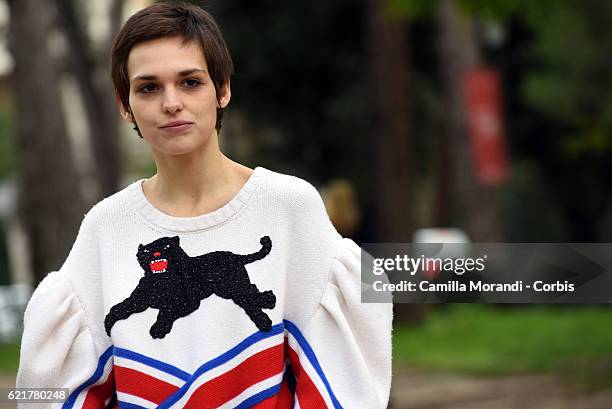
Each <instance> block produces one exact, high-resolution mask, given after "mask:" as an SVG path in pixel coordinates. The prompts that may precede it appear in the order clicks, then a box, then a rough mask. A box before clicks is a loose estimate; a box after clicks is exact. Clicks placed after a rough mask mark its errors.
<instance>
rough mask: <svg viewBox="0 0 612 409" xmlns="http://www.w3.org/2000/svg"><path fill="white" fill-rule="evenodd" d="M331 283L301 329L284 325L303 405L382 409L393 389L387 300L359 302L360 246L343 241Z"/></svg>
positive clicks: (390, 314)
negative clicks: (384, 301) (371, 302)
mask: <svg viewBox="0 0 612 409" xmlns="http://www.w3.org/2000/svg"><path fill="white" fill-rule="evenodd" d="M339 247H340V251H339V253H338V254H337V256H336V257H335V258H334V260H333V263H332V266H331V272H330V276H329V281H328V283H327V287H326V289H325V291H324V293H323V296H322V298H321V301H320V304H319V306H318V308H317V310H316V311H315V313H314V315H313V316H312V318H311V319H310V321H309V322H308V323H307V325H306V327H305V328H304V329H303V330H302V329H300V328H297V327H296V326H295V325H293V324H292V323H290V322H289V323H286V324H287V329H288V334H289V335H288V342H289V355H290V363H291V366H292V372H293V374H294V377H295V385H296V387H295V397H296V400H297V401H298V405H299V406H298V405H296V407H299V408H301V409H310V408H325V407H328V408H341V407H342V408H362V409H381V408H386V407H387V404H388V400H389V393H390V388H391V321H392V318H393V307H392V304H391V302H388V303H379V304H369V303H362V302H361V292H362V286H367V285H366V284H364V283H362V282H361V277H360V276H361V275H360V267H361V262H360V256H361V249H360V248H359V246H357V245H356V244H355V243H354V242H353V241H351V240H349V239H342V240H341V243H340V246H339Z"/></svg>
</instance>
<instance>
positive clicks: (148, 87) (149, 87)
mask: <svg viewBox="0 0 612 409" xmlns="http://www.w3.org/2000/svg"><path fill="white" fill-rule="evenodd" d="M155 91H157V85H155V84H144V85H142V86H140V87H138V89H137V90H136V92H141V93H143V94H150V93H152V92H155Z"/></svg>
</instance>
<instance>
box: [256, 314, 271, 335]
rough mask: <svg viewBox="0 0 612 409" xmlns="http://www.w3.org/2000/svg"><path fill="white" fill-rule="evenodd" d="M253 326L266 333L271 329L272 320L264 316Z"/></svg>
mask: <svg viewBox="0 0 612 409" xmlns="http://www.w3.org/2000/svg"><path fill="white" fill-rule="evenodd" d="M255 325H257V328H258V329H259V330H260V331H264V332H268V331H270V329H271V328H272V320H271V319H270V317H268V316H267V315H265V314H264V315H262V316H261V317H259V319H258V320H257V322H256V323H255Z"/></svg>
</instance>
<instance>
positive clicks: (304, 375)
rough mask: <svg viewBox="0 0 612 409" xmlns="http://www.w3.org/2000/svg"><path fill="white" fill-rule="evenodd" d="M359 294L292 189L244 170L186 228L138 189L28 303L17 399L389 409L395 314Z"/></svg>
mask: <svg viewBox="0 0 612 409" xmlns="http://www.w3.org/2000/svg"><path fill="white" fill-rule="evenodd" d="M266 237H267V238H266ZM215 252H216V253H215ZM241 255H244V256H241ZM198 256H202V257H198ZM362 286H365V284H362V283H361V280H360V249H359V247H358V246H357V245H356V244H355V243H354V242H352V241H350V240H348V239H342V238H341V237H340V236H339V234H338V233H337V232H336V231H335V229H334V228H333V227H332V224H331V223H330V220H329V218H328V216H327V214H326V212H325V208H324V206H323V203H322V201H321V198H320V196H319V194H318V192H317V191H316V189H315V188H314V187H313V186H311V185H310V184H308V183H307V182H305V181H303V180H301V179H298V178H295V177H291V176H286V175H281V174H279V173H275V172H272V171H270V170H267V169H264V168H256V169H255V171H254V172H253V175H252V176H251V177H250V179H249V180H248V181H247V183H246V184H245V185H244V187H243V188H242V189H241V190H240V192H239V193H238V194H237V195H236V196H235V197H234V198H233V199H232V200H231V201H230V202H229V203H227V204H226V205H225V206H223V207H222V208H220V209H218V210H216V211H214V212H212V213H209V214H206V215H202V216H198V217H191V218H179V217H172V216H169V215H166V214H164V213H162V212H160V211H159V210H157V209H156V208H155V207H153V206H152V205H151V204H150V203H149V202H148V200H147V199H146V197H145V196H144V194H143V191H142V180H139V181H137V182H134V183H132V184H131V185H129V186H128V187H127V188H125V189H124V190H122V191H120V192H118V193H116V194H114V195H112V196H110V197H108V198H106V199H104V200H103V201H101V202H100V203H98V204H97V205H96V206H94V207H93V208H92V209H91V210H90V211H89V213H88V214H87V215H86V216H85V218H84V220H83V222H82V225H81V228H80V231H79V234H78V237H77V239H76V242H75V243H74V246H73V248H72V250H71V252H70V254H69V256H68V258H67V260H66V261H65V263H64V265H63V266H62V267H61V269H60V270H59V271H57V272H52V273H50V274H49V275H48V276H47V277H46V278H45V279H44V280H43V281H42V283H41V284H40V285H39V286H38V288H37V289H36V291H35V292H34V295H33V296H32V299H31V301H30V303H29V305H28V308H27V310H26V314H25V319H24V325H25V330H24V334H23V339H22V347H21V362H20V368H19V374H18V377H17V386H18V387H22V388H25V387H28V388H51V387H62V388H68V389H69V393H70V396H69V399H68V401H67V402H66V403H64V404H63V405H62V404H54V405H52V404H47V406H44V407H63V408H105V407H117V405H118V406H119V407H120V408H130V409H131V408H155V407H160V408H216V407H224V408H226V407H227V408H237V407H239V408H250V407H256V408H302V409H308V408H326V407H329V408H340V407H342V408H348V409H353V408H359V409H369V408H385V407H386V406H387V402H388V398H389V390H390V385H391V320H392V306H391V304H365V303H361V300H360V298H361V291H362ZM105 325H106V327H107V329H110V336H109V335H107V332H106V329H105ZM20 407H24V408H26V407H32V408H41V407H43V406H42V405H40V404H38V405H34V404H31V405H28V404H22V406H20Z"/></svg>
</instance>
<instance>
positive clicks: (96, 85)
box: [55, 0, 120, 197]
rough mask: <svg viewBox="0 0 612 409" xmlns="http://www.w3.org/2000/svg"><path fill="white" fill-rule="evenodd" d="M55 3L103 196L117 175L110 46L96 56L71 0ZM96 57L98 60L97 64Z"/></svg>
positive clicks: (114, 186)
mask: <svg viewBox="0 0 612 409" xmlns="http://www.w3.org/2000/svg"><path fill="white" fill-rule="evenodd" d="M55 3H56V4H57V8H58V11H59V16H60V19H61V22H62V27H63V31H64V33H65V34H66V39H67V40H68V44H69V46H70V53H69V55H70V65H69V67H70V68H71V71H72V73H73V75H74V77H75V78H76V80H77V83H78V85H79V90H80V92H81V97H82V99H83V104H84V106H85V111H86V113H87V122H88V125H89V132H90V135H91V142H92V144H91V145H92V149H93V157H94V158H95V162H96V165H97V166H96V167H97V171H96V172H95V175H97V178H98V184H99V187H100V195H101V197H106V196H109V195H111V194H113V193H115V192H116V191H117V187H118V185H119V175H120V149H119V137H118V114H117V108H116V105H115V101H114V95H113V88H112V84H111V83H110V81H109V78H108V77H109V74H108V69H107V67H108V65H107V62H108V58H109V50H104V52H103V54H104V57H103V58H99V59H96V58H95V56H94V53H93V51H92V47H91V44H90V41H89V40H88V38H87V35H86V33H85V30H84V28H83V27H82V25H81V24H79V19H78V12H77V10H76V6H75V4H74V2H73V1H72V0H56V2H55ZM115 3H117V2H115ZM117 8H119V6H117V5H116V4H114V5H113V10H112V14H113V16H112V17H113V19H116V18H117V16H116V13H117V10H116V9H117ZM111 25H112V26H113V28H114V27H115V26H116V23H115V22H114V21H113V22H112V24H111ZM114 34H115V33H114V32H113V33H111V35H114ZM96 60H98V61H100V62H101V64H97V63H96ZM100 66H102V67H100Z"/></svg>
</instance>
